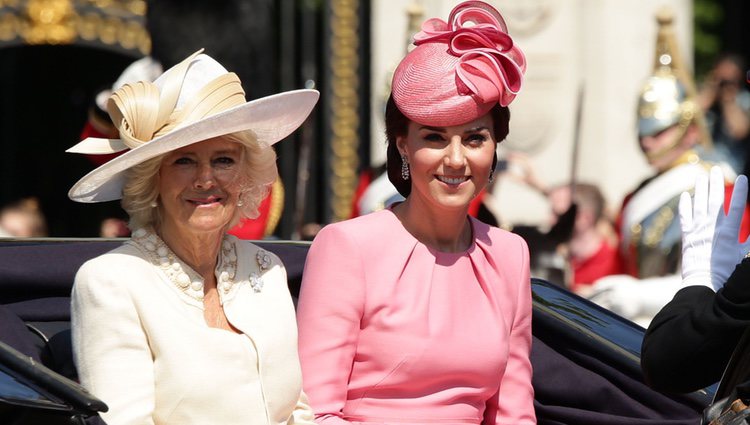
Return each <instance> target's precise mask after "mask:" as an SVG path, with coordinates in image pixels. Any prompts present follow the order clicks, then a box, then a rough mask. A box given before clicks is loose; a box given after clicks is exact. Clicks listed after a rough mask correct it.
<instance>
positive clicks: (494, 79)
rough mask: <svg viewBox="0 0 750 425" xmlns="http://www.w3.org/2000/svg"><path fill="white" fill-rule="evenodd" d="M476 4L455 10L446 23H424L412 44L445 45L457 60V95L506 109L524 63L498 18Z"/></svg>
mask: <svg viewBox="0 0 750 425" xmlns="http://www.w3.org/2000/svg"><path fill="white" fill-rule="evenodd" d="M478 4H479V2H471V1H470V2H466V3H464V4H462V5H459V6H457V7H456V8H455V9H454V10H453V12H451V15H450V16H449V18H448V22H445V21H443V20H442V19H439V18H432V19H428V20H427V21H425V22H424V23H423V24H422V31H420V32H419V33H417V34H416V35H415V36H414V44H415V45H417V46H419V45H420V44H424V43H441V42H442V43H446V44H448V52H449V53H450V54H451V55H453V56H456V57H458V58H459V62H458V64H457V65H456V76H457V78H458V80H459V81H460V83H461V84H457V86H458V89H459V92H461V94H464V95H470V94H474V95H476V96H477V97H479V99H480V100H481V101H482V102H483V103H487V102H494V101H497V102H498V103H500V105H501V106H508V105H509V104H510V103H511V102H512V101H513V99H514V98H515V97H516V95H517V94H518V92H519V91H520V89H521V83H522V81H523V73H524V72H525V71H526V59H525V57H524V55H523V53H522V52H521V50H520V49H518V47H516V46H515V45H514V44H513V39H512V38H511V37H510V35H508V31H507V28H506V26H505V22H504V21H503V19H502V17H500V16H499V14H496V13H493V12H492V11H490V10H488V9H486V8H483V7H481V6H479V5H478Z"/></svg>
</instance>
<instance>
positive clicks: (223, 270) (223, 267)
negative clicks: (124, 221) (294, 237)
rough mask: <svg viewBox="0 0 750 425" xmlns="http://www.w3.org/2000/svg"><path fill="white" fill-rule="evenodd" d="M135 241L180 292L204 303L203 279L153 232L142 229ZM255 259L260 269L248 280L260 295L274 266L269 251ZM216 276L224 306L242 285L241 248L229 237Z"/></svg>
mask: <svg viewBox="0 0 750 425" xmlns="http://www.w3.org/2000/svg"><path fill="white" fill-rule="evenodd" d="M131 240H132V242H133V243H134V244H135V245H136V246H138V247H139V248H140V249H141V250H142V251H143V252H144V253H145V254H146V255H147V257H148V259H149V261H151V263H152V264H153V265H154V266H156V267H158V268H159V269H160V270H161V271H162V272H163V273H164V275H165V276H166V277H167V278H168V279H169V281H170V282H172V284H173V285H174V286H175V287H176V288H177V289H178V290H180V291H181V292H182V293H183V294H185V295H187V296H188V297H190V298H191V299H193V300H195V301H199V302H201V303H202V302H203V278H202V277H201V276H200V275H199V274H198V273H197V272H196V271H194V270H193V269H192V268H191V267H190V266H188V265H187V264H185V263H184V262H182V260H180V258H179V257H178V256H177V255H176V254H175V253H174V252H173V251H172V250H171V249H169V247H168V246H167V244H166V243H164V241H163V240H162V239H161V238H160V237H159V236H158V235H157V234H156V233H155V232H154V231H153V229H138V230H136V231H135V232H133V237H132V238H131ZM255 260H256V262H257V264H258V269H259V270H258V271H254V272H253V273H251V274H250V275H249V276H248V281H249V283H250V286H251V287H252V288H253V291H254V292H260V291H261V290H262V289H263V277H262V275H263V272H265V270H267V269H268V268H269V267H270V265H271V258H270V256H269V254H268V253H267V252H266V251H264V250H262V249H261V250H258V253H257V254H256V256H255ZM216 276H217V289H218V290H219V294H220V295H221V297H220V298H221V300H222V303H223V300H224V299H225V298H227V297H229V296H231V294H232V293H233V292H234V289H235V288H236V287H237V286H238V285H237V283H239V282H236V278H237V247H236V246H235V243H234V242H233V241H232V240H230V239H229V238H228V237H227V236H224V239H223V240H222V242H221V249H220V251H219V260H218V263H217V265H216Z"/></svg>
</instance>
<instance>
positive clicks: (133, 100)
mask: <svg viewBox="0 0 750 425" xmlns="http://www.w3.org/2000/svg"><path fill="white" fill-rule="evenodd" d="M202 52H203V49H201V50H199V51H197V52H195V53H193V54H192V55H191V56H190V57H188V58H187V59H185V60H183V61H182V62H180V63H179V64H178V65H176V66H175V67H174V69H173V71H172V73H171V74H170V75H169V78H167V79H166V80H165V81H164V84H163V86H162V87H161V89H159V87H157V86H156V85H155V84H154V83H152V82H149V81H138V82H135V83H128V84H125V85H123V86H122V87H120V88H119V89H117V90H116V91H115V92H114V93H112V96H111V97H110V98H109V100H108V102H107V111H108V112H109V116H110V118H112V123H113V124H114V125H115V127H117V130H118V131H119V134H120V138H119V139H101V138H94V137H89V138H87V139H86V140H84V141H82V142H80V143H78V144H77V145H75V146H73V147H72V148H70V149H68V150H67V152H74V153H86V154H108V153H115V152H120V151H123V150H126V149H135V148H137V147H138V146H141V145H143V144H145V143H148V142H149V141H151V140H153V139H155V138H157V137H159V136H162V135H164V134H167V133H169V132H171V131H173V130H175V129H176V128H179V127H181V126H184V125H187V124H190V123H193V122H196V121H199V120H201V119H203V118H205V117H207V116H211V115H214V114H217V113H219V112H221V111H224V110H227V109H229V108H232V107H234V106H238V105H241V104H243V103H245V92H244V90H243V89H242V86H241V84H240V80H239V78H238V77H237V75H236V74H234V73H231V72H230V73H226V74H223V75H220V76H218V77H217V78H215V79H214V80H212V81H210V82H209V83H208V84H206V85H204V86H203V87H201V88H200V90H198V91H197V92H196V94H195V96H192V97H191V98H190V99H189V100H188V101H187V102H186V103H185V104H184V105H181V107H180V108H179V109H176V107H177V104H178V100H179V99H180V93H181V91H182V88H183V82H184V81H185V77H186V74H187V71H188V69H189V67H190V64H191V63H192V61H193V59H195V57H197V56H198V55H199V54H200V53H202Z"/></svg>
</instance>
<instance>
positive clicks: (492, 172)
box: [488, 170, 495, 183]
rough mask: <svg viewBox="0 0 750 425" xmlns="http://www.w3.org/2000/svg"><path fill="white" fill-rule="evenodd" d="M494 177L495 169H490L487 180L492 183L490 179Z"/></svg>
mask: <svg viewBox="0 0 750 425" xmlns="http://www.w3.org/2000/svg"><path fill="white" fill-rule="evenodd" d="M494 178H495V170H490V177H489V179H488V180H489V181H490V183H492V180H493V179H494Z"/></svg>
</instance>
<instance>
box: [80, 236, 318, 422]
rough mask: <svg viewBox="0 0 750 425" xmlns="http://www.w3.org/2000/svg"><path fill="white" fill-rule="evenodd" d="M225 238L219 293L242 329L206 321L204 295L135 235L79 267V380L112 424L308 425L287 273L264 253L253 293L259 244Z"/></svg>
mask: <svg viewBox="0 0 750 425" xmlns="http://www.w3.org/2000/svg"><path fill="white" fill-rule="evenodd" d="M227 241H229V242H230V243H233V244H234V245H235V247H236V253H237V258H238V261H237V262H238V265H237V273H236V278H235V282H236V283H235V285H234V286H233V287H232V289H231V290H230V291H229V292H228V293H223V291H219V292H220V294H221V296H222V297H221V301H222V304H223V306H224V311H225V313H226V316H227V318H228V320H229V322H230V323H231V324H232V325H233V326H235V327H236V328H237V329H239V330H240V331H242V333H243V335H238V334H235V333H232V332H229V331H225V330H221V329H215V328H210V327H208V326H207V325H206V323H205V320H204V318H203V304H202V302H201V301H199V300H196V299H194V298H191V297H189V296H188V295H186V293H185V292H183V291H181V290H180V289H179V287H178V286H177V285H175V283H174V282H172V281H171V280H170V279H168V277H167V275H166V274H165V273H164V271H163V270H162V269H161V268H159V267H158V266H157V265H154V264H152V262H151V261H150V259H149V258H150V257H149V256H148V255H147V252H146V251H144V250H143V248H141V247H139V246H138V245H136V244H135V243H134V242H132V241H131V242H128V243H126V244H125V245H123V246H122V247H119V248H117V249H115V250H113V251H111V252H109V253H107V254H104V255H102V256H100V257H97V258H94V259H92V260H90V261H88V262H87V263H85V264H84V265H83V266H82V267H81V269H80V270H79V272H78V274H77V275H76V279H75V285H74V287H73V294H72V329H73V348H74V358H75V362H76V365H77V367H78V372H79V375H80V379H81V383H82V384H83V385H84V386H85V387H86V388H87V389H88V390H89V391H90V392H92V393H93V394H94V395H95V396H97V397H99V398H101V399H102V400H103V401H104V402H105V403H107V405H108V406H109V412H107V413H105V414H102V417H103V419H104V420H105V421H106V422H107V423H108V424H109V425H123V424H179V425H189V424H222V425H228V424H240V423H242V424H298V423H312V412H311V411H310V408H309V407H308V406H307V401H306V399H305V396H304V394H303V393H302V392H301V388H302V380H301V371H300V366H299V360H298V356H297V331H296V326H295V315H294V306H293V304H292V300H291V297H290V295H289V290H288V288H287V282H286V272H285V270H284V268H283V266H282V264H281V262H280V260H279V259H278V258H277V257H276V256H275V255H273V254H271V253H269V256H270V259H271V263H270V267H269V268H268V269H266V270H265V272H263V273H262V279H263V282H264V285H263V288H262V290H261V291H260V292H255V291H254V290H253V288H251V286H250V283H249V281H248V279H249V277H250V276H251V274H253V273H258V272H259V271H260V269H259V266H258V264H257V263H256V253H257V252H258V250H259V248H258V247H257V246H255V245H253V244H251V243H248V242H244V241H239V240H238V239H236V238H234V237H232V236H229V237H227ZM224 260H226V259H224ZM183 267H187V266H183ZM217 274H218V273H217ZM217 280H218V275H217Z"/></svg>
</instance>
